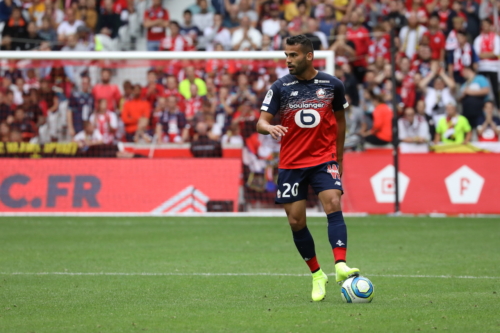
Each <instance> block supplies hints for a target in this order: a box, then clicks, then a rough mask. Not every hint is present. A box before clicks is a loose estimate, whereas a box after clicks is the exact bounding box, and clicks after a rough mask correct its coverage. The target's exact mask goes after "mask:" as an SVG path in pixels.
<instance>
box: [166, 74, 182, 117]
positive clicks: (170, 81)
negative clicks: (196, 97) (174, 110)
mask: <svg viewBox="0 0 500 333" xmlns="http://www.w3.org/2000/svg"><path fill="white" fill-rule="evenodd" d="M177 87H179V83H178V82H177V79H176V77H175V76H173V75H169V76H167V88H165V91H164V92H163V96H165V97H170V96H175V97H177V107H178V108H179V110H181V111H182V112H184V111H185V110H186V99H185V98H184V96H182V94H181V93H180V92H179V89H177Z"/></svg>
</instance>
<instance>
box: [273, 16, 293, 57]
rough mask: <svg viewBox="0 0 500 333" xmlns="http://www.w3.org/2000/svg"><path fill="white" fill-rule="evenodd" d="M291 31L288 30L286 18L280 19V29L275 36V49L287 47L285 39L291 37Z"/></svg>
mask: <svg viewBox="0 0 500 333" xmlns="http://www.w3.org/2000/svg"><path fill="white" fill-rule="evenodd" d="M290 36H291V35H290V31H288V24H287V22H286V21H285V20H280V30H279V31H278V33H277V34H276V35H275V36H274V37H273V49H274V50H284V49H285V39H287V38H288V37H290Z"/></svg>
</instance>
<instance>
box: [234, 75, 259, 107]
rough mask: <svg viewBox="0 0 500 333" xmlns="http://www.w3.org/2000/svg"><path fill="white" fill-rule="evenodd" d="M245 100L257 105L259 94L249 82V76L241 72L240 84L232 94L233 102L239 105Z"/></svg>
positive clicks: (239, 76)
mask: <svg viewBox="0 0 500 333" xmlns="http://www.w3.org/2000/svg"><path fill="white" fill-rule="evenodd" d="M244 101H250V102H251V103H252V104H253V105H256V104H257V96H256V95H255V93H254V92H253V90H252V88H251V86H250V84H249V82H248V77H247V76H246V75H245V74H240V75H238V85H237V87H236V89H235V92H234V94H232V96H231V104H233V105H235V104H236V105H239V104H241V103H243V102H244Z"/></svg>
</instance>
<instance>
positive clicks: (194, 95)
mask: <svg viewBox="0 0 500 333" xmlns="http://www.w3.org/2000/svg"><path fill="white" fill-rule="evenodd" d="M189 88H190V96H191V97H190V98H188V99H187V100H186V110H185V112H184V114H185V115H186V119H187V120H191V119H193V117H194V116H195V115H196V113H197V112H198V111H199V110H201V107H202V104H203V98H202V97H201V96H200V95H199V93H198V86H197V85H196V84H194V83H192V84H191V86H190V87H189ZM207 102H208V100H207ZM208 103H209V104H210V102H208Z"/></svg>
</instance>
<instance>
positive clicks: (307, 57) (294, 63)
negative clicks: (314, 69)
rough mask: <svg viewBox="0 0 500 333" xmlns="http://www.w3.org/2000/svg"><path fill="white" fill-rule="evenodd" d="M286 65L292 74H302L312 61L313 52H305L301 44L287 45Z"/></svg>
mask: <svg viewBox="0 0 500 333" xmlns="http://www.w3.org/2000/svg"><path fill="white" fill-rule="evenodd" d="M285 55H286V65H287V67H288V70H289V71H290V74H292V75H299V76H300V75H302V73H304V71H305V70H306V69H307V68H308V66H309V65H310V63H311V61H312V53H311V52H309V53H307V54H304V52H303V51H302V48H301V46H300V45H285Z"/></svg>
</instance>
